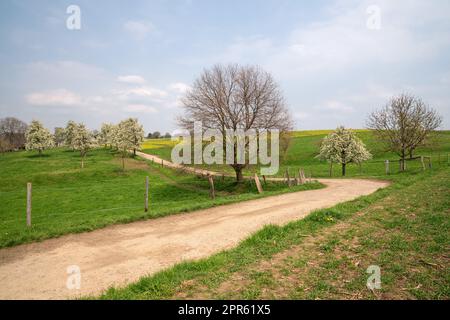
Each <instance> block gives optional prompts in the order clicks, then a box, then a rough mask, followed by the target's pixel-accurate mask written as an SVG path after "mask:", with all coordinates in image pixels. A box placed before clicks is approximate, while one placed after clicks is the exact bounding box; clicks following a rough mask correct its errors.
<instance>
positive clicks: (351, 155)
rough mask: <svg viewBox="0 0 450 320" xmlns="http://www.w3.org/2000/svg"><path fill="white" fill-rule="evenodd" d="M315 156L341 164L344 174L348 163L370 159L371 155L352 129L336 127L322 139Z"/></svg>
mask: <svg viewBox="0 0 450 320" xmlns="http://www.w3.org/2000/svg"><path fill="white" fill-rule="evenodd" d="M316 158H319V159H321V160H327V161H329V162H331V163H339V164H341V166H342V175H343V176H345V173H346V165H347V164H348V163H361V162H363V161H366V160H369V159H371V158H372V155H371V154H370V152H369V151H367V149H366V147H365V145H364V143H363V142H362V141H361V139H359V138H358V137H357V136H356V134H355V133H354V132H353V131H351V130H348V129H345V128H344V127H338V128H337V129H336V130H335V131H334V132H332V133H330V134H329V135H327V136H326V137H325V138H324V139H323V140H322V144H321V146H320V152H319V154H318V155H317V156H316Z"/></svg>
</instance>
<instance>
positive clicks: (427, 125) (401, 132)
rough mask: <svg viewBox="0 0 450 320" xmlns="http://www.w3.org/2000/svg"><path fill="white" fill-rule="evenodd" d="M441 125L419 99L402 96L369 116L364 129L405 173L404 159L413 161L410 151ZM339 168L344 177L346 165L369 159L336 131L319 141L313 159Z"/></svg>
mask: <svg viewBox="0 0 450 320" xmlns="http://www.w3.org/2000/svg"><path fill="white" fill-rule="evenodd" d="M441 123H442V117H441V116H440V115H439V114H438V113H437V112H436V111H435V110H434V109H432V108H430V107H428V106H427V105H426V104H425V103H424V102H423V101H422V100H421V99H419V98H416V97H414V96H411V95H406V94H402V95H400V96H398V97H394V98H392V99H391V101H390V102H389V104H387V105H386V106H385V107H384V108H382V109H380V110H377V111H375V112H373V113H372V114H371V115H370V116H369V119H368V125H367V127H368V128H369V129H371V130H373V132H374V133H375V135H376V138H378V140H379V141H380V142H381V143H383V144H384V145H385V147H386V149H385V151H391V152H395V153H397V154H398V155H399V156H400V171H404V170H405V161H406V159H407V157H409V158H410V159H414V151H415V150H416V149H417V148H418V147H420V146H424V145H427V144H429V143H430V136H431V133H432V132H433V131H435V130H436V129H437V128H439V126H440V125H441ZM316 158H319V159H321V160H326V161H328V162H330V163H331V165H332V164H333V163H339V164H341V166H342V175H343V176H345V172H346V166H347V164H349V163H357V164H361V162H363V161H366V160H369V159H371V158H372V155H371V154H370V152H369V151H368V150H367V149H366V147H365V145H364V143H363V142H362V141H361V140H360V139H359V138H358V137H357V136H356V135H355V133H354V132H352V131H351V130H347V129H345V128H344V127H339V128H337V129H336V131H334V132H332V133H331V134H329V135H328V136H327V137H325V138H324V139H323V140H322V144H321V147H320V152H319V155H318V156H317V157H316Z"/></svg>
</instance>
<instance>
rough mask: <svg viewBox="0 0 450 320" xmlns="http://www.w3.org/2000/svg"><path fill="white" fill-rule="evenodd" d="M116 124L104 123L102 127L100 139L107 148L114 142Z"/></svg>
mask: <svg viewBox="0 0 450 320" xmlns="http://www.w3.org/2000/svg"><path fill="white" fill-rule="evenodd" d="M113 131H114V125H113V124H111V123H103V124H102V128H101V129H100V139H99V143H100V144H103V145H105V148H106V147H107V146H108V145H112V144H113V134H114V132H113Z"/></svg>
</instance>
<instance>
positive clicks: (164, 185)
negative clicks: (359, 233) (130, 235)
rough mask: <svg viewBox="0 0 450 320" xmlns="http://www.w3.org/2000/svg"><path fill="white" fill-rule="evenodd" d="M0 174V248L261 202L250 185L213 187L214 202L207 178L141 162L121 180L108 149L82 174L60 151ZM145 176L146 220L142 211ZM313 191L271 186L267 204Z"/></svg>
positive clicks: (93, 156)
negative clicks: (29, 187) (29, 197)
mask: <svg viewBox="0 0 450 320" xmlns="http://www.w3.org/2000/svg"><path fill="white" fill-rule="evenodd" d="M0 168H1V170H0V181H1V183H0V203H1V206H0V247H5V246H12V245H16V244H19V243H23V242H29V241H33V240H39V239H46V238H49V237H54V236H57V235H61V234H65V233H70V232H82V231H89V230H93V229H97V228H101V227H103V226H106V225H110V224H114V223H125V222H130V221H134V220H139V219H147V218H155V217H159V216H164V215H168V214H173V213H177V212H183V211H191V210H195V209H200V208H206V207H211V206H214V205H219V204H224V203H230V202H236V201H241V200H247V199H253V198H258V197H260V195H258V193H257V190H256V187H255V186H254V184H252V183H250V182H246V183H245V184H244V185H242V186H240V187H238V189H236V185H235V183H234V180H233V179H231V178H226V179H225V181H224V182H222V180H221V179H217V180H216V182H215V187H216V190H217V198H216V200H211V199H210V197H209V184H208V181H207V180H206V179H204V178H197V177H194V176H193V175H187V174H182V173H179V172H176V171H173V170H169V169H166V168H161V167H159V166H157V165H152V164H150V163H148V162H145V161H143V160H139V159H127V162H126V171H125V172H122V170H121V162H120V159H119V158H118V157H117V156H116V155H115V154H114V152H111V151H110V150H105V149H98V150H94V151H91V152H89V154H88V156H87V159H86V163H85V168H84V169H83V170H81V169H80V158H79V155H78V153H76V152H72V151H70V150H63V149H56V150H50V151H45V153H44V155H43V156H42V157H39V156H37V154H36V153H33V152H14V153H6V154H2V155H0ZM146 176H149V178H150V210H149V213H148V214H146V213H144V209H143V206H144V182H145V177H146ZM27 182H32V183H33V211H32V222H33V226H32V228H27V227H26V184H27ZM318 187H320V185H319V184H310V185H308V186H299V187H295V188H292V189H288V188H287V187H286V186H285V185H282V184H277V183H268V184H267V185H266V186H265V191H266V192H265V194H264V196H268V195H273V194H276V193H280V192H287V191H295V190H304V189H308V188H318Z"/></svg>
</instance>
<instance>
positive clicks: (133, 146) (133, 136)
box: [99, 118, 145, 168]
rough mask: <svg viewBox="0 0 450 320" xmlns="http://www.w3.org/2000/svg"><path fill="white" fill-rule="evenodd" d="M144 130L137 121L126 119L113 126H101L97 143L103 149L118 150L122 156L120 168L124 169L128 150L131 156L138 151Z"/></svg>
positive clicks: (105, 124) (109, 124)
mask: <svg viewBox="0 0 450 320" xmlns="http://www.w3.org/2000/svg"><path fill="white" fill-rule="evenodd" d="M144 135H145V133H144V129H143V127H142V125H140V124H139V122H138V120H137V119H134V118H128V119H126V120H123V121H121V122H119V123H118V124H116V125H114V124H111V123H104V124H102V127H101V130H100V133H99V142H100V144H102V145H104V146H105V147H108V146H109V147H111V148H115V149H116V150H118V151H119V152H120V153H121V155H122V167H123V168H125V157H126V156H127V154H128V152H129V151H130V150H132V151H133V155H134V156H135V155H136V151H137V150H139V149H140V147H141V144H142V142H143V141H144Z"/></svg>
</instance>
